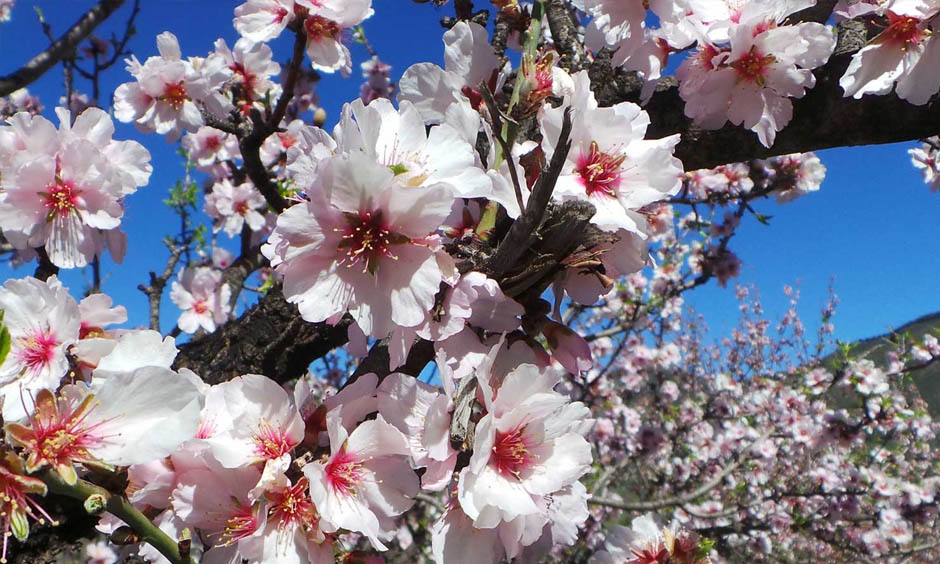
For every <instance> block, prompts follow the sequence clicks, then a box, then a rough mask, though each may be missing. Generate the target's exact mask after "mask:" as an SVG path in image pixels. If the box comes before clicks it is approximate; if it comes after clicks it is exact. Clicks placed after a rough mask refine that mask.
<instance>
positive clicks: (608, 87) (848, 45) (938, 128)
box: [592, 22, 940, 170]
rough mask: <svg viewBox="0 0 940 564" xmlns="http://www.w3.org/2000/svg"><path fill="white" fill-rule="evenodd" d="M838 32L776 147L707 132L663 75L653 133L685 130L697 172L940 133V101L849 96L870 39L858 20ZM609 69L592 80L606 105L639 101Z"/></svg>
mask: <svg viewBox="0 0 940 564" xmlns="http://www.w3.org/2000/svg"><path fill="white" fill-rule="evenodd" d="M840 32H841V33H840V47H839V48H837V50H836V54H835V55H833V56H832V58H831V59H830V60H829V62H828V63H827V64H826V65H824V66H822V67H820V68H818V69H816V70H815V71H814V74H815V75H816V87H815V88H813V89H812V90H810V91H809V92H808V93H807V94H806V96H805V97H804V98H801V99H798V100H797V99H794V100H792V101H793V119H792V120H791V121H790V123H789V124H788V125H787V126H786V127H785V128H784V129H783V130H782V131H780V132H779V133H777V139H776V142H775V143H774V145H773V147H771V148H770V149H767V148H765V147H764V146H762V145H761V144H760V143H759V142H758V140H757V135H756V134H754V133H753V132H751V131H749V130H747V129H744V128H743V127H739V126H734V125H730V124H727V125H725V127H723V128H722V129H719V130H715V131H705V130H702V129H700V128H698V127H696V126H694V125H693V124H692V121H691V120H690V119H689V118H687V117H686V116H685V114H684V108H685V103H684V102H683V101H682V99H681V98H680V97H679V89H678V86H677V85H676V82H675V80H674V79H672V78H666V79H663V81H662V82H661V83H660V85H659V87H658V88H657V91H656V93H655V94H654V95H653V96H652V98H651V99H650V101H649V103H648V104H647V106H646V110H647V111H648V112H649V115H650V118H651V120H652V123H651V124H650V127H649V130H648V136H649V137H652V138H659V137H664V136H666V135H672V134H674V133H679V134H681V135H682V141H681V142H680V143H679V145H678V146H677V147H676V156H677V157H678V158H679V159H681V160H682V163H683V164H684V165H685V168H686V170H695V169H700V168H712V167H715V166H717V165H721V164H726V163H732V162H742V161H748V160H751V159H755V158H767V157H772V156H777V155H784V154H788V153H805V152H808V151H815V150H819V149H827V148H830V147H843V146H857V145H872V144H881V143H895V142H900V141H911V140H915V139H921V138H924V137H929V136H931V135H936V134H937V133H940V105H937V104H933V105H929V104H928V105H923V106H915V105H913V104H909V103H907V102H905V101H904V100H901V99H900V98H898V97H897V96H896V95H894V94H889V95H886V96H865V97H863V98H862V99H861V100H855V99H853V98H845V97H843V94H844V92H843V90H842V88H841V87H840V86H839V79H840V78H841V77H842V75H843V74H844V73H845V69H846V68H847V67H848V65H849V61H850V60H851V58H852V54H853V53H854V52H855V51H857V50H858V49H859V48H860V47H861V46H862V45H863V44H864V41H865V31H864V26H863V25H862V24H861V23H859V22H846V23H844V24H843V25H841V26H840ZM605 72H607V73H609V69H608V70H607V71H604V70H603V69H597V68H593V69H592V75H595V76H596V78H598V79H599V80H592V82H593V84H594V86H595V93H596V94H597V96H598V100H599V101H600V103H601V105H604V106H609V105H613V104H616V103H618V102H623V101H634V102H635V101H637V100H638V98H639V90H638V89H636V88H635V87H634V85H633V84H632V82H631V77H630V76H629V75H627V74H626V73H620V72H618V73H616V76H614V77H610V75H609V74H607V76H605ZM605 78H611V80H605Z"/></svg>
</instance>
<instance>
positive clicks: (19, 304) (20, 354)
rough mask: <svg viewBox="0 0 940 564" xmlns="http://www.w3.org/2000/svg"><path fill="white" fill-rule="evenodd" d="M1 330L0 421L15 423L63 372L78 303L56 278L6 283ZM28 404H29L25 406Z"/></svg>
mask: <svg viewBox="0 0 940 564" xmlns="http://www.w3.org/2000/svg"><path fill="white" fill-rule="evenodd" d="M0 310H2V311H3V312H4V314H3V326H4V327H6V329H7V331H9V334H10V351H9V353H8V354H7V355H6V359H4V361H3V363H2V364H0V386H2V387H0V396H2V397H3V418H4V419H5V420H7V421H15V420H17V419H20V418H21V417H23V416H24V415H26V413H27V412H28V410H29V406H30V405H31V403H32V401H31V399H32V397H33V395H34V394H35V393H36V392H37V391H39V390H40V389H43V388H48V389H55V388H57V387H58V385H59V380H60V379H61V378H62V377H63V376H65V374H66V372H67V371H68V367H69V362H68V359H67V357H66V350H67V348H68V347H69V346H70V345H71V344H73V343H74V342H76V341H77V340H78V337H79V328H80V323H81V322H80V318H79V315H80V314H79V309H78V304H76V303H75V300H74V299H72V297H71V296H70V295H69V293H68V290H67V289H66V288H65V287H63V286H62V284H61V283H60V282H59V281H58V279H56V277H54V276H53V277H51V278H49V279H48V280H47V281H46V282H40V281H39V280H36V279H35V278H30V277H27V278H23V279H11V280H7V281H6V283H5V284H4V285H3V287H2V288H0ZM27 404H29V405H27Z"/></svg>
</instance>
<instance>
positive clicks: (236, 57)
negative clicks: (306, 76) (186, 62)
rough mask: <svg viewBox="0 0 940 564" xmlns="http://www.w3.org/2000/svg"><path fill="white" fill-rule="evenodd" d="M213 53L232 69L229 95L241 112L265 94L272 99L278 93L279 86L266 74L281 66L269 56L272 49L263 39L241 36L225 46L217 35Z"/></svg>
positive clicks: (277, 70) (277, 71)
mask: <svg viewBox="0 0 940 564" xmlns="http://www.w3.org/2000/svg"><path fill="white" fill-rule="evenodd" d="M215 53H216V55H218V56H219V57H221V58H222V61H224V62H225V64H226V65H227V66H228V68H229V70H231V71H232V78H231V82H232V83H233V84H232V88H233V93H232V95H233V99H234V101H235V104H236V106H237V107H238V108H239V110H240V111H241V112H242V113H247V112H248V111H249V110H250V109H251V108H252V107H253V105H254V104H255V102H257V101H259V100H261V99H263V98H264V97H265V96H269V97H270V98H271V99H276V98H277V96H279V95H280V90H281V89H280V86H278V85H277V84H275V83H274V82H272V81H271V80H270V79H269V78H268V77H270V76H273V75H276V74H278V73H279V72H281V66H280V65H279V64H277V63H275V62H274V61H272V60H271V57H272V56H273V52H272V51H271V48H270V47H268V46H267V45H265V44H264V43H255V42H254V41H252V40H250V39H247V38H244V37H243V38H241V39H239V40H238V41H236V42H235V45H234V47H232V48H231V49H229V47H228V45H226V43H225V40H224V39H217V40H216V42H215Z"/></svg>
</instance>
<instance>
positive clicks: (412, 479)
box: [303, 411, 418, 550]
mask: <svg viewBox="0 0 940 564" xmlns="http://www.w3.org/2000/svg"><path fill="white" fill-rule="evenodd" d="M327 429H328V430H329V434H330V457H329V459H327V460H326V461H324V462H311V463H310V464H307V465H306V466H304V468H303V472H304V476H305V477H306V478H307V479H308V480H309V481H310V496H311V497H312V498H313V502H314V503H315V504H316V506H317V509H318V510H319V512H320V515H321V518H322V520H323V524H324V530H327V531H332V530H336V529H339V528H344V529H348V530H351V531H358V532H361V533H362V534H363V535H365V536H366V537H367V538H368V539H369V542H371V543H372V546H373V547H375V548H376V549H378V550H385V548H386V547H385V545H384V544H383V543H382V541H381V540H380V536H384V534H383V531H384V530H386V528H387V526H388V525H386V524H385V523H386V522H388V518H389V517H394V516H396V515H400V514H402V513H404V512H405V511H407V510H408V509H409V508H410V507H411V505H412V504H413V503H414V496H415V494H416V493H417V492H418V477H417V475H415V473H414V472H413V471H411V469H410V468H409V465H408V462H407V455H408V454H409V449H408V446H407V445H406V442H405V438H404V436H402V434H401V433H400V432H399V431H398V430H396V429H395V428H394V427H393V426H391V425H389V424H388V423H387V422H386V421H385V419H384V418H383V417H382V416H381V415H379V416H378V417H377V418H376V419H375V420H372V421H366V422H364V423H361V424H360V425H359V426H358V427H356V429H355V430H354V431H353V432H352V433H347V432H346V429H345V428H343V426H342V425H341V424H340V418H339V414H338V413H337V412H335V411H334V412H331V414H329V415H328V416H327Z"/></svg>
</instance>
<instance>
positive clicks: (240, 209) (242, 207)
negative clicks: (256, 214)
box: [235, 200, 249, 216]
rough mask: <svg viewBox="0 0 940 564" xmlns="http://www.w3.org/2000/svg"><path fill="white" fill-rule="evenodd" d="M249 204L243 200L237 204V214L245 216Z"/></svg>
mask: <svg viewBox="0 0 940 564" xmlns="http://www.w3.org/2000/svg"><path fill="white" fill-rule="evenodd" d="M248 210H249V208H248V202H246V201H244V200H242V201H241V202H235V213H237V214H238V215H241V216H244V215H246V214H247V213H248Z"/></svg>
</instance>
